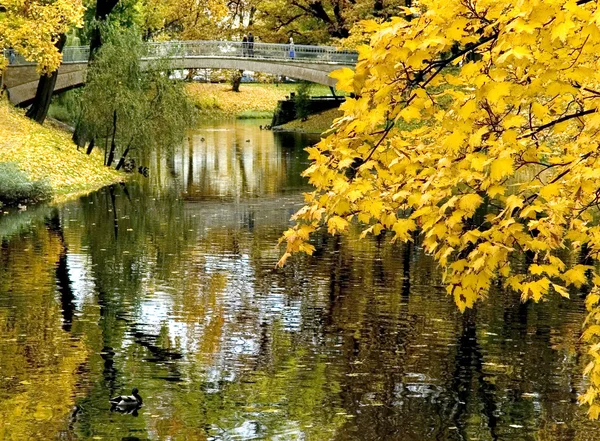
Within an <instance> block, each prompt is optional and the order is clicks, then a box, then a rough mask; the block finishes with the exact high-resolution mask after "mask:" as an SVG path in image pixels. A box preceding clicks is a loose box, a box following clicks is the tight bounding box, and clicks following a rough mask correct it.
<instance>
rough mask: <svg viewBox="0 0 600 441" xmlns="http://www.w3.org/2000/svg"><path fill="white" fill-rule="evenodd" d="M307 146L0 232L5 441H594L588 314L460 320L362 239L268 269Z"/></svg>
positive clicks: (412, 256) (417, 265)
mask: <svg viewBox="0 0 600 441" xmlns="http://www.w3.org/2000/svg"><path fill="white" fill-rule="evenodd" d="M202 138H203V139H204V141H201V139H202ZM246 139H250V140H251V142H250V143H246V142H245V140H246ZM306 142H307V140H306V139H301V138H293V137H292V138H289V137H279V138H278V137H277V136H276V135H274V134H272V133H271V132H265V131H260V130H258V128H257V126H256V127H255V126H253V125H251V124H246V123H237V124H233V123H232V125H227V124H225V125H222V126H220V127H212V128H206V129H200V130H199V131H198V132H193V133H190V135H189V137H188V140H186V142H185V143H184V145H183V147H182V148H181V149H180V150H179V151H178V152H177V153H176V154H175V156H174V157H173V158H171V159H169V160H167V159H160V158H159V157H156V158H148V163H149V164H150V165H151V175H150V178H149V179H148V180H142V181H140V182H138V183H134V184H128V185H127V186H125V187H123V186H119V185H117V186H115V187H112V188H109V189H105V190H103V191H101V192H98V193H95V194H92V195H90V196H87V197H84V198H82V199H81V200H80V201H78V202H75V203H70V204H66V205H63V206H61V207H59V208H58V209H57V210H51V209H47V210H42V211H40V212H39V213H37V214H33V213H28V214H27V213H21V214H18V215H15V216H6V217H5V218H4V219H3V220H2V221H1V223H0V237H1V241H2V242H1V249H2V252H1V255H0V333H1V334H0V385H1V387H0V418H1V419H2V421H3V425H2V427H1V428H0V439H5V438H8V439H10V437H12V439H36V438H37V439H43V437H44V436H45V437H48V436H49V435H48V434H57V436H60V437H61V438H62V439H93V437H95V436H101V437H103V438H105V439H174V440H177V439H182V440H183V439H199V440H202V439H205V440H209V439H210V440H229V439H286V440H287V439H306V440H326V439H332V440H340V441H341V440H403V441H404V440H419V441H422V440H467V439H481V440H496V439H498V440H499V439H502V440H534V439H544V440H587V439H594V436H593V435H592V434H593V433H594V432H593V431H594V430H596V429H597V427H596V425H597V423H592V422H588V421H587V420H586V417H585V414H584V412H583V410H582V409H579V408H578V406H577V405H576V396H577V393H578V392H579V391H580V390H581V389H582V379H581V370H582V366H581V361H580V359H579V354H580V351H581V349H580V347H579V340H578V336H579V331H580V330H579V323H580V322H581V318H582V316H583V314H584V311H583V307H582V305H581V302H580V301H578V300H571V301H568V302H563V301H562V300H561V299H555V300H552V301H550V302H547V303H545V304H540V305H521V304H519V301H518V298H515V297H514V296H513V295H511V294H510V293H506V292H501V291H500V290H497V291H496V292H493V293H492V294H491V295H490V299H489V300H488V302H487V303H484V304H481V305H478V308H477V310H476V311H470V312H468V313H466V314H465V315H461V314H460V313H458V312H457V311H456V308H455V306H454V304H453V302H452V300H451V299H450V298H448V297H446V295H445V290H444V288H443V286H442V284H441V277H440V274H439V272H438V270H437V268H436V267H435V266H434V265H433V263H432V261H431V260H430V259H429V258H427V257H426V256H424V255H423V253H422V251H421V248H420V246H419V243H418V240H416V241H415V243H412V244H409V245H408V246H392V245H390V244H389V243H388V241H387V240H386V239H385V238H382V239H380V240H366V241H358V234H359V231H356V232H355V234H352V235H351V236H350V237H349V238H344V239H342V238H339V237H330V236H327V235H322V236H319V237H317V238H316V242H315V245H316V247H317V250H316V252H315V255H314V256H313V257H304V258H297V259H294V260H292V261H290V262H289V264H288V265H287V266H286V267H285V268H283V269H275V263H276V262H277V260H278V257H279V251H278V250H277V248H276V247H275V244H276V243H277V239H278V238H279V235H280V234H281V232H282V231H283V230H284V229H285V227H286V225H288V220H289V216H290V214H291V213H293V212H294V210H295V209H297V207H299V206H300V205H301V203H302V197H301V192H302V191H303V190H305V189H306V188H307V187H306V185H307V184H306V182H304V181H303V179H302V178H300V177H299V173H300V171H301V170H302V168H303V167H305V166H306V163H307V162H306V154H305V153H304V152H303V151H302V147H303V146H304V145H306ZM27 216H29V217H27ZM24 219H25V220H27V222H25V221H23V220H24ZM20 220H21V221H23V222H21V223H20ZM132 384H137V385H142V386H141V389H142V390H143V391H144V407H143V408H142V409H141V410H140V411H139V416H138V417H137V418H124V416H123V415H117V414H115V413H111V412H110V411H109V410H110V406H109V405H108V401H107V399H108V397H110V396H113V395H115V394H117V393H119V391H122V390H123V389H127V388H129V387H130V386H131V385H132ZM57 391H60V393H58V392H57ZM75 404H77V406H78V407H77V408H78V409H80V410H79V411H77V412H73V411H72V409H73V406H74V405H75ZM41 434H43V435H41ZM51 436H54V435H51ZM15 437H16V438H15ZM40 437H41V438H40Z"/></svg>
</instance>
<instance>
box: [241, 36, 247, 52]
mask: <svg viewBox="0 0 600 441" xmlns="http://www.w3.org/2000/svg"><path fill="white" fill-rule="evenodd" d="M247 56H248V37H247V36H245V35H244V38H242V57H247Z"/></svg>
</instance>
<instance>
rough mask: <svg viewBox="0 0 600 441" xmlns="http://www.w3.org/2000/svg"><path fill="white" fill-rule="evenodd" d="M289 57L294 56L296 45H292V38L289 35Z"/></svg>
mask: <svg viewBox="0 0 600 441" xmlns="http://www.w3.org/2000/svg"><path fill="white" fill-rule="evenodd" d="M289 54H290V58H291V59H292V60H293V59H294V57H295V56H296V47H295V46H294V39H293V38H292V37H290V47H289Z"/></svg>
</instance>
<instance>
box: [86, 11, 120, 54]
mask: <svg viewBox="0 0 600 441" xmlns="http://www.w3.org/2000/svg"><path fill="white" fill-rule="evenodd" d="M118 3H119V0H97V2H96V13H95V15H94V17H95V19H96V21H97V22H98V23H101V22H104V21H106V19H107V18H108V16H109V15H110V13H111V12H112V11H113V9H115V6H117V4H118ZM101 46H102V34H101V32H100V26H98V25H96V26H94V28H93V29H92V35H91V37H90V61H92V60H93V59H94V57H95V56H96V53H97V52H98V49H100V47H101Z"/></svg>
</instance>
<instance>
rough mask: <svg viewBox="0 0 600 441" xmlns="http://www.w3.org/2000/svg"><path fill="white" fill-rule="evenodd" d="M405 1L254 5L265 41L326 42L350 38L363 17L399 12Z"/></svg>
mask: <svg viewBox="0 0 600 441" xmlns="http://www.w3.org/2000/svg"><path fill="white" fill-rule="evenodd" d="M405 4H406V2H405V0H292V1H284V0H263V1H260V2H258V4H257V5H256V6H255V8H256V9H257V11H256V13H255V22H256V24H255V26H256V28H257V31H256V32H257V35H261V36H262V38H263V39H264V40H266V41H279V42H286V41H287V39H288V38H289V37H290V36H293V37H294V40H296V41H297V42H298V43H312V44H317V43H327V42H329V41H331V40H336V39H337V40H339V39H344V38H347V37H348V36H349V35H350V30H351V29H352V27H353V25H354V24H355V23H357V22H359V21H360V20H365V19H372V18H376V19H378V20H387V19H388V18H390V17H392V16H394V15H399V14H400V12H401V10H400V7H402V6H405Z"/></svg>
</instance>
